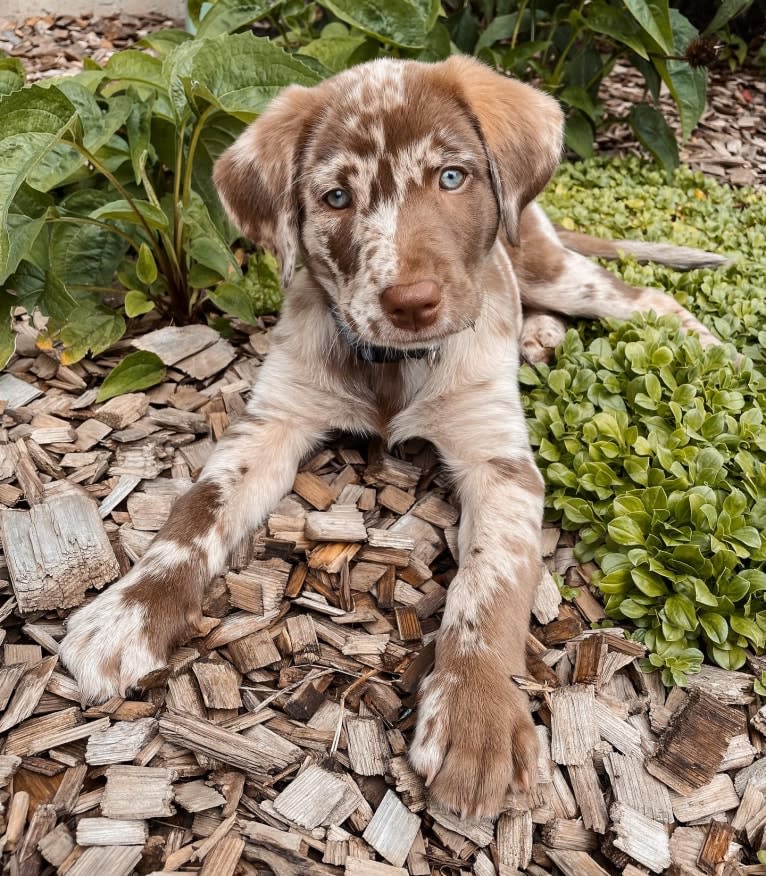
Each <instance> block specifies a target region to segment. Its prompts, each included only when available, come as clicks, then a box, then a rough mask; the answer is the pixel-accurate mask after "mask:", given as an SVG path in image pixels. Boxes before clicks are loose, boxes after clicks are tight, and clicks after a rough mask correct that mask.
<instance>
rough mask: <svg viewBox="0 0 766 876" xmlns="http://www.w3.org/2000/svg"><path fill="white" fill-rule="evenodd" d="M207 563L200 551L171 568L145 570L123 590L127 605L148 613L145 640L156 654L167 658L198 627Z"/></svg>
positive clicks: (158, 656) (162, 658)
mask: <svg viewBox="0 0 766 876" xmlns="http://www.w3.org/2000/svg"><path fill="white" fill-rule="evenodd" d="M206 584H207V564H206V562H205V558H204V557H203V556H202V555H201V554H200V552H198V551H197V552H194V554H193V556H192V558H191V559H189V560H186V561H185V562H181V563H178V564H177V565H175V566H174V567H173V568H172V569H169V568H163V569H160V570H158V571H150V570H145V571H143V572H142V573H141V576H140V578H139V579H138V580H137V581H136V582H135V584H132V585H131V586H130V587H128V588H127V589H126V590H125V591H124V593H123V602H124V605H125V606H126V607H131V606H133V605H137V606H139V607H141V608H142V609H144V611H145V613H146V617H147V624H146V640H147V643H148V644H149V647H150V648H151V649H152V651H153V652H154V654H155V656H156V657H157V658H158V659H160V660H164V659H166V658H167V655H168V654H169V653H170V652H171V651H172V650H173V649H174V648H176V647H177V646H178V645H180V644H181V643H182V642H184V641H186V640H187V639H188V638H189V637H190V636H191V635H192V634H193V633H194V631H195V630H196V629H197V628H198V626H199V624H200V622H201V620H202V615H201V613H200V605H201V602H202V591H203V590H204V587H205V585H206Z"/></svg>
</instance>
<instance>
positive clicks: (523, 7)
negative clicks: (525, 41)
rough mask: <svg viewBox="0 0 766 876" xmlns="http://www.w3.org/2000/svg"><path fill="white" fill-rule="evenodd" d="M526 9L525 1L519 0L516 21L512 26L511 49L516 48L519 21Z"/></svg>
mask: <svg viewBox="0 0 766 876" xmlns="http://www.w3.org/2000/svg"><path fill="white" fill-rule="evenodd" d="M526 8H527V0H521V3H519V8H518V10H517V12H516V21H515V22H514V24H513V35H512V36H511V48H512V49H515V48H516V40H517V39H518V36H519V27H520V26H521V19H522V17H523V16H524V11H525V10H526Z"/></svg>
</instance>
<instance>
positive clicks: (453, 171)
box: [439, 167, 465, 192]
mask: <svg viewBox="0 0 766 876" xmlns="http://www.w3.org/2000/svg"><path fill="white" fill-rule="evenodd" d="M464 182H465V173H464V171H462V170H460V168H459V167H445V168H444V170H443V171H442V172H441V176H440V177H439V186H440V188H443V189H446V190H447V191H448V192H454V191H455V190H456V189H459V188H460V186H462V185H463V183H464Z"/></svg>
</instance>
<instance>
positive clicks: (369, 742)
mask: <svg viewBox="0 0 766 876" xmlns="http://www.w3.org/2000/svg"><path fill="white" fill-rule="evenodd" d="M346 736H347V738H348V757H349V760H350V761H351V768H352V769H353V771H354V772H355V773H358V774H359V775H360V776H382V775H385V773H386V769H387V768H388V762H389V759H390V758H391V749H390V748H389V745H388V741H387V739H386V734H385V733H384V732H383V724H382V722H381V721H378V720H376V719H374V718H347V719H346Z"/></svg>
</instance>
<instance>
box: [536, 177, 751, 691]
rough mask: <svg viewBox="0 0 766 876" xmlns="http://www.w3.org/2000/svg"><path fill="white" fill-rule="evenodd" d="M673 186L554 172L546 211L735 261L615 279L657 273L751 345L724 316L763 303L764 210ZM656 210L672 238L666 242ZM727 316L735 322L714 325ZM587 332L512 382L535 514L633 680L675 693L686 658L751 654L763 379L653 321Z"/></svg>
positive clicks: (713, 189)
mask: <svg viewBox="0 0 766 876" xmlns="http://www.w3.org/2000/svg"><path fill="white" fill-rule="evenodd" d="M678 182H679V185H677V186H674V187H669V186H664V185H663V184H662V180H661V178H658V174H657V172H656V171H655V170H652V169H647V168H642V167H641V166H640V165H638V164H637V163H636V162H634V161H623V162H611V163H609V164H607V163H606V162H603V161H602V162H591V163H589V165H588V166H587V167H583V168H572V167H565V168H563V169H562V171H561V173H560V175H559V178H558V179H557V181H556V182H555V183H554V185H553V186H552V187H551V188H550V189H549V190H548V193H547V195H546V203H547V206H548V210H549V212H550V213H551V214H552V215H553V216H554V218H556V219H558V220H559V221H560V222H563V223H564V224H567V225H570V226H572V227H574V226H576V225H579V224H580V223H581V222H582V223H584V224H585V217H586V215H587V217H588V221H587V224H586V227H588V228H589V229H590V230H596V231H597V232H600V233H605V234H608V233H612V234H613V233H614V231H615V228H621V229H622V230H623V233H624V230H625V227H626V225H627V226H630V224H631V223H630V219H629V217H630V215H631V214H633V213H634V211H635V214H636V216H638V215H639V214H640V215H641V216H642V217H643V219H644V225H645V228H646V230H647V232H648V234H649V236H655V235H657V236H659V237H665V238H673V237H674V234H675V235H678V234H681V235H685V236H687V238H688V236H689V229H690V227H694V226H697V227H698V228H699V229H701V230H700V231H699V234H700V235H701V237H700V238H698V240H699V241H700V242H703V239H704V243H705V244H706V245H707V246H708V247H710V248H714V249H722V248H723V249H729V248H731V249H732V250H739V251H740V252H742V253H743V258H742V261H741V262H739V263H737V264H735V265H733V266H732V267H731V268H729V269H727V270H725V271H723V272H720V273H718V272H712V271H695V272H692V274H689V275H683V276H682V275H678V274H676V273H675V272H672V271H668V270H667V269H660V268H657V267H656V266H638V265H635V264H634V263H631V262H628V261H626V262H624V263H623V264H622V266H621V267H622V270H621V273H622V275H623V276H624V277H625V278H626V279H628V280H629V281H630V282H639V283H643V284H646V285H649V284H651V283H652V282H653V281H655V282H656V280H657V276H658V274H660V273H661V274H662V276H663V278H666V282H664V283H663V284H662V285H665V286H666V288H669V289H671V290H673V289H674V288H675V289H676V291H677V294H678V297H679V298H681V300H683V302H684V303H685V304H687V306H689V307H690V308H691V309H692V310H694V311H697V310H702V312H703V314H704V313H705V307H704V306H703V307H701V308H700V307H699V306H698V305H699V304H700V303H702V302H704V301H705V299H706V297H707V296H709V295H710V294H711V293H712V294H714V295H715V294H716V293H717V292H718V291H720V292H721V293H722V294H725V296H726V299H725V300H726V305H725V306H722V305H721V303H719V304H718V305H717V310H716V311H715V312H716V313H720V314H722V316H721V318H720V320H719V319H717V318H716V317H713V312H712V311H708V319H709V321H710V322H711V324H713V326H714V327H715V328H716V329H717V330H718V331H719V332H720V333H721V334H722V335H723V337H724V338H725V339H727V340H732V341H734V342H735V344H736V345H737V346H738V347H739V348H740V349H745V350H747V349H748V348H749V346H751V345H752V346H753V347H755V346H756V343H757V339H758V329H757V326H758V325H762V324H763V322H762V320H761V321H760V322H755V323H753V324H751V325H748V324H747V320H742V319H740V317H742V316H745V315H746V314H745V313H743V311H742V309H741V308H742V307H743V306H745V305H747V306H748V307H749V306H755V307H756V308H757V307H761V308H762V307H763V306H764V284H763V278H764V276H766V259H764V257H763V248H762V240H761V239H760V238H759V237H757V235H758V234H759V233H760V232H759V231H758V224H759V223H761V222H762V221H763V219H764V218H765V217H764V215H763V214H764V210H766V207H765V206H764V205H763V204H762V202H761V201H762V199H760V198H758V197H757V196H754V195H755V193H752V192H748V191H747V190H743V191H741V192H739V193H735V192H733V191H732V190H730V189H727V188H725V187H722V186H718V185H716V184H715V183H712V182H711V181H709V180H705V179H704V178H703V177H702V176H701V175H699V174H697V175H694V174H691V173H689V172H688V171H683V172H682V173H681V174H680V179H679V180H678ZM650 196H651V200H650ZM645 197H646V198H647V200H646V202H645V201H644V198H645ZM665 197H672V198H673V200H674V210H668V209H667V207H666V206H663V199H664V198H665ZM674 213H675V215H676V216H678V215H683V216H685V221H686V223H688V225H687V226H686V229H685V230H684V229H681V230H680V231H679V230H678V229H676V230H675V232H674V231H673V229H672V227H671V223H672V218H673V214H674ZM735 216H736V221H735V219H734V217H735ZM575 217H576V221H575ZM602 223H603V225H602ZM753 234H755V235H756V236H755V237H752V236H751V235H753ZM753 244H754V245H753ZM748 257H750V258H751V259H752V263H748ZM673 275H674V276H675V280H676V282H675V283H674V282H673V281H672V279H671V277H672V276H673ZM692 289H694V290H695V292H694V293H691V290H692ZM724 289H725V290H726V291H725V293H723V290H724ZM681 290H683V291H681ZM690 293H691V294H690ZM727 310H728V311H732V312H733V313H734V314H738V317H737V318H735V319H733V320H731V321H727V320H726V318H725V317H726V311H727ZM604 325H605V327H606V330H607V331H606V334H604V326H601V325H599V324H594V323H587V324H583V325H582V326H581V327H580V329H579V331H576V330H574V329H572V330H570V331H569V332H568V334H567V337H566V340H565V342H564V343H563V345H562V347H561V348H560V349H559V350H558V351H557V353H558V355H557V360H556V362H555V364H554V365H553V366H551V367H548V366H545V365H542V366H537V367H535V368H532V367H530V366H524V367H522V369H521V381H522V385H523V387H524V388H525V403H526V408H527V412H528V424H529V428H530V435H531V440H532V443H533V446H534V447H535V448H536V450H537V455H538V462H539V464H540V468H541V471H542V472H543V475H544V477H545V480H546V482H547V487H548V489H547V495H546V503H547V511H546V515H547V516H548V517H549V518H550V519H552V520H560V521H561V524H562V525H563V526H564V527H565V528H566V529H572V530H579V541H578V544H577V547H576V553H577V556H578V558H579V559H580V560H582V561H587V560H595V562H596V563H597V565H598V567H599V571H598V573H597V574H596V575H595V576H594V578H593V581H594V583H595V584H596V586H598V588H599V589H600V590H601V591H602V593H603V594H604V596H605V607H606V611H607V614H608V615H609V616H610V617H612V618H616V619H618V620H622V621H627V622H628V623H630V624H632V625H634V626H635V627H636V632H635V635H636V638H638V639H640V640H641V641H643V642H644V643H645V644H646V645H647V646H648V648H649V651H650V654H649V657H648V660H647V662H646V665H647V667H651V668H659V669H661V670H662V673H663V680H664V681H665V682H666V683H667V684H670V683H676V684H683V683H684V682H685V677H686V674H687V673H690V672H694V671H696V670H697V669H698V668H699V665H700V663H701V661H702V659H703V652H704V653H705V654H707V655H708V656H709V657H710V658H711V659H712V660H713V661H715V662H716V663H718V665H720V666H723V667H725V668H728V669H737V668H739V667H740V666H742V665H743V663H744V662H745V659H746V649H748V648H751V649H754V650H755V651H756V652H758V653H760V652H761V651H762V650H763V649H764V646H765V645H766V541H765V540H764V537H763V535H762V533H763V532H764V530H765V529H766V422H765V417H764V415H765V414H766V395H765V391H766V378H764V377H763V375H762V374H761V373H760V372H759V371H758V370H756V368H755V367H754V364H753V361H752V360H750V359H745V360H744V362H742V363H741V364H739V365H735V364H734V363H733V361H732V350H731V348H727V347H725V346H721V347H713V348H707V349H703V348H702V347H701V345H700V344H699V341H698V340H697V339H696V338H695V337H693V336H685V335H683V334H682V333H681V332H680V331H679V329H678V325H677V322H676V321H675V320H674V319H671V318H668V317H665V318H658V317H656V316H654V315H648V316H643V317H639V316H637V317H636V318H635V319H633V320H631V321H629V322H624V323H618V322H606V323H605V324H604ZM753 342H756V343H753ZM757 352H758V355H759V361H761V362H762V361H763V354H762V352H761V350H760V349H758V350H757Z"/></svg>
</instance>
